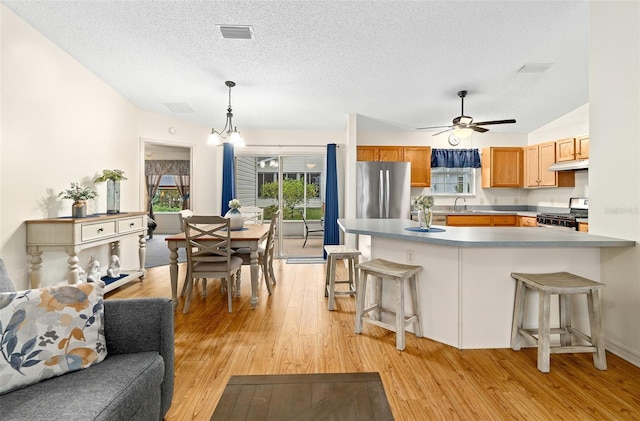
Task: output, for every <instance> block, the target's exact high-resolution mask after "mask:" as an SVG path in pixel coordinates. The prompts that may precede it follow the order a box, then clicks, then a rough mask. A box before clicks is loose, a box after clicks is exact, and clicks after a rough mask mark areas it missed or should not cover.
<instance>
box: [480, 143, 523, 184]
mask: <svg viewBox="0 0 640 421" xmlns="http://www.w3.org/2000/svg"><path fill="white" fill-rule="evenodd" d="M523 156H524V151H523V149H522V148H519V147H490V148H484V149H482V188H484V189H486V188H489V187H515V188H518V187H523V185H524V181H523V178H524V170H523V163H524V159H523Z"/></svg>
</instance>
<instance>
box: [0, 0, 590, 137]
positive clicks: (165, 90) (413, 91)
mask: <svg viewBox="0 0 640 421" xmlns="http://www.w3.org/2000/svg"><path fill="white" fill-rule="evenodd" d="M2 3H3V4H5V5H6V6H7V7H8V8H9V9H11V10H12V11H13V12H15V13H16V14H17V15H19V16H20V17H22V18H23V19H24V20H26V21H27V22H28V23H30V24H31V25H32V26H33V27H35V28H36V29H37V30H38V31H40V32H41V33H43V34H44V35H45V36H46V37H47V38H49V39H50V40H51V41H53V42H54V43H56V44H57V45H59V46H60V47H61V48H62V49H63V50H65V51H66V52H67V53H68V54H70V55H71V56H73V57H74V58H75V59H77V60H78V61H79V62H80V63H82V64H83V65H84V66H86V67H87V68H89V69H90V70H91V71H93V72H94V73H95V74H97V75H98V76H99V77H100V78H102V79H103V80H105V81H106V82H107V83H108V84H110V85H111V86H112V87H114V88H115V89H116V90H118V91H119V92H121V93H122V95H124V96H125V97H126V98H128V99H129V100H130V101H131V102H132V103H134V104H135V105H137V106H138V107H140V108H143V109H147V110H151V111H155V112H158V113H163V114H168V115H173V116H176V117H179V118H182V119H185V120H190V121H193V122H197V123H200V124H203V125H206V126H214V127H215V128H216V129H220V128H221V127H220V126H221V125H223V124H224V120H225V112H226V110H225V109H226V106H227V102H228V91H227V87H226V86H225V85H224V81H225V80H233V81H235V82H236V83H237V86H236V87H235V88H233V91H232V104H233V110H234V115H235V117H234V123H235V124H236V125H237V126H238V129H239V130H242V129H253V130H258V129H314V130H315V129H330V130H342V129H344V127H345V126H346V116H347V114H349V113H357V114H360V115H363V116H365V117H367V118H365V119H363V121H365V122H368V123H369V124H370V125H371V127H373V126H375V125H380V123H381V122H382V123H384V124H387V123H388V124H389V125H391V126H393V127H396V128H398V129H409V130H411V129H413V128H416V127H423V126H431V125H446V124H449V123H450V122H451V119H452V118H453V117H455V116H458V115H460V100H459V98H458V97H457V96H456V92H457V91H459V90H461V89H466V90H468V91H469V95H468V96H467V98H466V100H465V114H467V115H470V116H472V117H473V118H474V120H476V121H481V120H497V119H506V118H515V119H516V120H517V121H518V122H517V124H512V125H504V126H502V125H501V126H489V128H490V129H491V130H492V131H496V132H517V133H527V132H530V131H531V130H533V129H536V128H538V127H540V126H542V125H544V124H546V123H548V122H549V121H551V120H553V119H555V118H557V117H559V116H561V115H563V114H565V113H567V112H569V111H572V110H574V109H576V108H577V107H579V106H581V105H583V104H585V103H587V102H588V17H589V4H588V2H587V1H508V2H506V1H442V2H440V1H216V2H213V1H202V2H200V1H198V2H196V1H162V2H160V1H127V2H120V1H118V2H116V1H73V2H72V1H38V2H34V1H26V2H25V1H19V2H18V1H2ZM219 24H230V25H251V26H252V27H253V31H254V34H255V39H254V40H233V39H222V37H221V35H220V31H219V29H218V28H217V27H216V25H219ZM526 63H552V64H553V65H552V66H551V67H550V68H549V69H547V70H546V71H544V72H542V73H523V72H518V69H520V68H521V67H522V66H523V65H524V64H526ZM165 104H169V105H172V104H177V105H178V108H180V106H184V105H185V104H186V105H187V109H188V108H190V109H191V110H192V112H177V113H176V112H172V111H170V110H169V108H168V107H167V105H165ZM174 108H175V107H174ZM183 108H184V107H183Z"/></svg>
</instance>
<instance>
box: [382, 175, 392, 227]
mask: <svg viewBox="0 0 640 421" xmlns="http://www.w3.org/2000/svg"><path fill="white" fill-rule="evenodd" d="M386 175H387V179H386V180H385V181H386V183H385V186H384V190H385V193H386V194H385V196H384V205H385V207H386V209H385V212H384V217H385V218H389V189H390V187H391V186H390V185H389V170H387V171H386Z"/></svg>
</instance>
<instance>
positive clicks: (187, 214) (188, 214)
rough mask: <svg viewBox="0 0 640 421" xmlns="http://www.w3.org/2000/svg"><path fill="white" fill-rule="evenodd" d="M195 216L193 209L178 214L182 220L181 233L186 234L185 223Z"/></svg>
mask: <svg viewBox="0 0 640 421" xmlns="http://www.w3.org/2000/svg"><path fill="white" fill-rule="evenodd" d="M193 215H194V213H193V211H192V210H191V209H183V210H181V211H180V212H178V218H180V231H182V232H184V222H185V221H186V220H187V219H189V218H191V217H192V216H193Z"/></svg>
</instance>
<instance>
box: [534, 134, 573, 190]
mask: <svg viewBox="0 0 640 421" xmlns="http://www.w3.org/2000/svg"><path fill="white" fill-rule="evenodd" d="M556 151H557V145H556V142H545V143H540V144H537V145H530V146H527V147H526V148H524V155H525V159H524V162H525V164H524V174H525V177H524V178H525V182H524V185H525V187H534V188H535V187H574V186H575V183H576V182H575V173H574V172H555V171H549V170H548V168H549V166H550V165H551V164H554V163H555V162H556Z"/></svg>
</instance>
